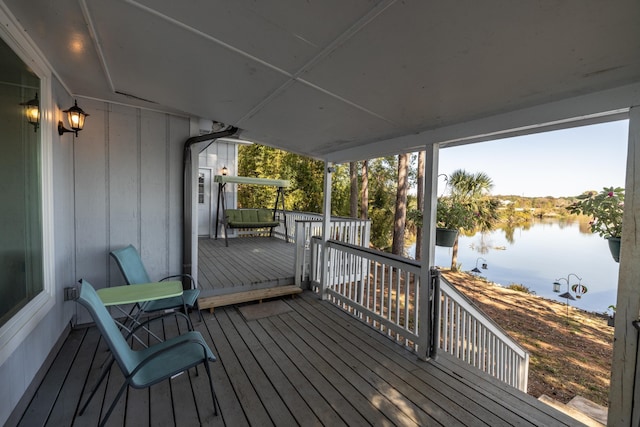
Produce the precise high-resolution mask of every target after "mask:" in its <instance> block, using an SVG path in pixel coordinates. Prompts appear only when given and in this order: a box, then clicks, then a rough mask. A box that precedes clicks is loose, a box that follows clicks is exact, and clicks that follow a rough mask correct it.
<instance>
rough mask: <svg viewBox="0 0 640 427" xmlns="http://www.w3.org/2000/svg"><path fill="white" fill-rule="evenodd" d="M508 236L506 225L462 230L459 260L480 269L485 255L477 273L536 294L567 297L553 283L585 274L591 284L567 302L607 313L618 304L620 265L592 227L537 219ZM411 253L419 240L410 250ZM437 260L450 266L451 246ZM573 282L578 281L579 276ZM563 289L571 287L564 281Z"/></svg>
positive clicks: (440, 251) (467, 267)
mask: <svg viewBox="0 0 640 427" xmlns="http://www.w3.org/2000/svg"><path fill="white" fill-rule="evenodd" d="M509 237H510V238H509V239H507V233H506V232H505V231H504V230H501V229H497V230H494V231H491V232H489V233H482V234H480V233H477V234H475V235H474V236H472V237H468V236H463V235H460V237H459V246H458V264H462V265H461V270H462V271H466V272H469V271H470V270H472V269H473V268H474V267H476V263H477V266H478V268H480V269H481V265H482V264H483V261H482V259H478V258H479V257H481V258H484V259H485V260H486V263H487V265H488V268H487V269H486V270H483V269H481V271H482V272H481V273H479V274H478V275H479V276H481V277H484V278H486V279H487V280H489V281H491V282H495V283H498V284H501V285H503V286H507V285H509V284H512V283H517V284H522V285H525V286H526V287H528V288H529V289H530V290H532V291H533V292H535V293H536V295H539V296H542V297H545V298H549V299H553V300H556V301H560V302H566V300H565V299H564V298H558V295H559V294H557V293H554V292H553V282H554V281H556V279H559V278H563V277H564V278H565V279H566V278H567V276H569V274H570V273H574V274H576V275H578V276H579V277H580V278H582V281H581V283H582V284H583V285H585V286H586V287H587V289H588V291H587V293H585V294H584V295H582V297H581V298H580V299H577V300H575V301H571V300H570V301H569V304H570V305H571V306H574V307H579V308H581V309H584V310H588V311H594V312H599V313H602V312H605V311H607V307H608V306H609V305H615V304H616V293H617V284H618V267H619V264H618V263H616V262H615V261H614V260H613V258H612V257H611V254H610V252H609V246H608V244H607V241H606V240H605V239H603V238H601V237H600V236H598V235H597V234H592V233H591V232H589V231H588V227H587V226H586V225H585V224H582V226H581V224H580V223H579V222H578V221H574V222H565V221H557V220H539V221H536V222H534V223H533V224H532V225H531V226H530V227H527V228H516V229H515V230H514V231H513V233H512V235H511V236H509ZM408 252H409V255H410V256H411V257H413V256H414V254H415V245H412V246H411V247H410V248H409V249H408ZM435 262H436V265H438V266H441V267H443V268H449V267H450V266H451V248H444V247H440V246H436V252H435ZM569 280H570V284H571V285H573V284H575V283H578V279H576V278H575V276H571V277H569ZM560 283H561V284H562V287H561V290H560V293H564V292H566V291H567V288H568V286H567V285H566V281H565V280H561V281H560Z"/></svg>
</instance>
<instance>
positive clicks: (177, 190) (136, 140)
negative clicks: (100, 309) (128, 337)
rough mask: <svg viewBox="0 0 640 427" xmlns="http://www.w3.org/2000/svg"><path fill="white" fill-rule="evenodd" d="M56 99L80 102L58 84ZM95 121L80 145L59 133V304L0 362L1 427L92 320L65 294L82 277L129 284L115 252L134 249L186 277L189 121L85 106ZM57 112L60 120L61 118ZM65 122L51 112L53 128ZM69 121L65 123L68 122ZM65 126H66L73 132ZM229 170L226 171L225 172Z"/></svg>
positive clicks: (153, 267)
mask: <svg viewBox="0 0 640 427" xmlns="http://www.w3.org/2000/svg"><path fill="white" fill-rule="evenodd" d="M53 102H54V104H56V105H57V107H58V108H59V109H60V110H63V109H66V108H68V107H69V106H70V105H72V104H73V98H71V97H70V96H69V95H68V94H67V93H66V91H65V90H64V89H63V88H62V86H61V85H60V84H59V83H58V82H57V81H56V80H55V79H54V81H53ZM78 104H79V106H80V107H82V109H84V110H85V111H86V112H87V113H89V114H90V117H89V118H87V121H86V125H85V129H84V130H83V131H81V132H80V134H79V136H78V138H74V137H73V136H72V134H70V133H67V134H65V135H63V136H59V135H58V134H57V131H56V129H55V128H52V129H43V132H52V134H53V135H54V136H53V146H52V151H53V188H54V194H53V199H54V251H55V266H54V268H55V281H56V283H55V288H56V291H55V292H56V296H57V297H58V298H57V299H56V303H55V305H54V307H53V309H52V310H51V311H50V312H49V313H48V314H47V315H46V317H45V319H44V320H43V321H42V322H41V323H40V324H39V325H38V326H37V327H36V329H35V330H34V331H33V332H32V333H31V334H30V335H29V336H28V337H27V338H26V339H25V340H24V341H23V342H22V344H21V345H20V346H19V347H18V348H17V349H16V350H15V351H14V352H13V354H12V355H11V356H9V358H8V359H7V360H6V361H5V362H4V363H3V364H2V365H0V378H2V382H3V384H11V387H0V425H3V424H4V423H5V422H6V420H7V418H8V417H9V416H10V414H11V413H12V411H13V410H14V408H15V407H16V405H17V404H18V403H19V401H20V399H21V397H22V396H23V394H24V393H25V391H26V390H27V388H28V387H29V385H30V384H31V382H32V381H33V380H34V378H35V377H36V375H37V374H38V370H39V369H40V367H41V366H42V364H43V363H44V361H45V359H46V358H47V356H48V354H49V353H50V352H51V351H52V349H54V346H55V344H56V342H57V341H58V339H59V338H60V337H61V335H62V333H63V331H64V329H65V327H66V326H67V325H68V324H69V321H70V320H72V318H73V317H74V316H76V319H77V322H78V323H84V322H87V321H89V316H88V315H87V314H86V312H85V310H84V309H81V308H79V307H78V306H77V304H76V303H75V302H72V301H67V302H65V301H63V298H62V296H63V288H64V287H67V286H74V285H76V284H77V281H78V280H79V279H81V278H85V279H87V280H89V281H90V282H91V283H92V284H93V285H94V286H96V287H98V288H101V287H105V286H108V285H120V284H123V283H124V280H123V279H122V277H121V275H120V272H119V271H118V270H117V267H116V266H115V265H113V262H112V261H111V260H110V257H109V251H110V250H111V249H115V248H118V247H122V246H125V245H127V244H129V243H131V244H133V245H135V246H136V247H137V248H138V249H139V250H140V252H141V255H142V258H143V260H144V262H145V264H146V266H147V269H148V270H149V274H150V275H151V276H152V278H161V277H163V276H164V275H166V274H167V273H169V272H179V271H180V268H181V264H182V260H181V253H182V247H181V235H182V230H181V221H182V147H183V144H184V142H185V141H186V140H187V138H188V137H189V119H188V118H184V117H177V116H173V115H169V114H163V113H157V112H151V111H146V110H141V109H138V108H132V107H125V106H121V105H115V104H109V103H105V102H98V101H95V100H89V99H83V98H79V99H78ZM56 115H58V116H56ZM61 118H62V116H61V114H60V111H54V122H55V123H57V121H58V119H61ZM65 120H66V119H65ZM67 127H68V126H67ZM228 167H229V166H228Z"/></svg>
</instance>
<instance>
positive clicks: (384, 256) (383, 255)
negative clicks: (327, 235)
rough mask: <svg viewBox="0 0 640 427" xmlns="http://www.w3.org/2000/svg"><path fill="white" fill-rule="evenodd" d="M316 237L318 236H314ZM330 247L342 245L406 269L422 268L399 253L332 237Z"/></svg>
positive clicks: (329, 242) (350, 250) (347, 249)
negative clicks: (365, 246) (391, 252)
mask: <svg viewBox="0 0 640 427" xmlns="http://www.w3.org/2000/svg"><path fill="white" fill-rule="evenodd" d="M314 237H316V236H314ZM327 246H328V247H336V246H338V247H341V248H342V249H344V250H346V251H347V252H353V253H355V252H358V253H361V254H362V253H365V254H366V255H367V257H368V258H370V259H372V260H374V261H380V262H383V263H386V264H396V265H404V266H405V268H404V269H405V270H418V271H419V270H420V267H421V264H420V263H419V262H416V261H413V260H410V259H408V258H404V257H401V256H399V255H393V254H390V253H387V252H382V251H378V250H376V249H370V248H364V247H362V246H358V245H353V244H351V243H345V242H341V241H338V240H333V239H330V240H329V241H328V242H327Z"/></svg>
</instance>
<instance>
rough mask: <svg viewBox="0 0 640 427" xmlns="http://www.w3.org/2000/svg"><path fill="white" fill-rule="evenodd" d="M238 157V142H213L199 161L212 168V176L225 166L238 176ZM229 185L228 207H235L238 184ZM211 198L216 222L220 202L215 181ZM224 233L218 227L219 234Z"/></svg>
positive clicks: (219, 172)
mask: <svg viewBox="0 0 640 427" xmlns="http://www.w3.org/2000/svg"><path fill="white" fill-rule="evenodd" d="M237 159H238V145H237V144H233V143H229V142H213V143H212V144H211V145H210V146H209V147H208V148H207V149H206V150H204V151H202V152H201V153H200V158H199V163H200V167H205V168H210V169H211V175H212V176H213V175H220V174H221V173H222V168H223V167H224V166H226V167H227V169H228V170H229V172H228V174H229V175H231V176H236V175H238V168H237ZM212 179H213V178H212ZM227 187H228V188H227V191H226V194H225V203H226V206H227V208H228V209H234V208H236V206H237V197H236V184H227ZM211 200H212V202H213V209H212V211H211V221H213V222H215V221H216V207H217V202H218V184H216V183H213V184H212V186H211ZM211 230H212V231H211V232H212V234H215V228H213V227H212V228H211ZM222 233H223V232H222V229H218V236H222V235H223V234H222ZM230 234H231V233H230Z"/></svg>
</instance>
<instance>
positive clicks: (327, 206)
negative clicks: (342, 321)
mask: <svg viewBox="0 0 640 427" xmlns="http://www.w3.org/2000/svg"><path fill="white" fill-rule="evenodd" d="M333 171H334V166H333V163H331V162H326V161H325V162H324V200H323V204H322V253H321V256H320V296H321V298H322V299H326V298H327V294H326V292H325V289H326V287H327V284H328V283H329V277H328V275H329V269H328V262H329V248H328V247H327V242H328V241H329V239H330V238H331V233H330V232H331V176H332V175H333Z"/></svg>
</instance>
